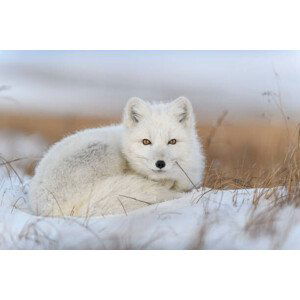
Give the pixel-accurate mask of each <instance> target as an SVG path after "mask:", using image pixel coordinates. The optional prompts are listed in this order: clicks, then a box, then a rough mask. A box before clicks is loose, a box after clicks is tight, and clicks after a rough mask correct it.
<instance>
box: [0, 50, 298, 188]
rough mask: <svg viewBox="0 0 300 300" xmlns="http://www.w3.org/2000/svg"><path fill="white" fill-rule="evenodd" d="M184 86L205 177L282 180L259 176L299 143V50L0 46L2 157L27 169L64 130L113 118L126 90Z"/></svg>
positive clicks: (242, 182) (219, 183)
mask: <svg viewBox="0 0 300 300" xmlns="http://www.w3.org/2000/svg"><path fill="white" fill-rule="evenodd" d="M181 95H184V96H186V97H188V98H189V99H190V100H191V102H192V103H193V105H194V107H195V111H196V115H197V120H198V129H199V135H200V136H201V138H202V140H203V143H204V147H205V151H206V154H207V157H208V163H207V178H206V185H208V186H214V187H225V188H226V187H232V186H234V187H239V186H256V185H259V186H262V185H272V184H278V182H277V181H282V180H283V179H282V178H283V177H282V178H281V176H279V175H278V176H277V175H276V176H273V177H274V178H273V179H272V180H273V181H272V180H271V181H270V180H269V181H268V182H266V181H264V178H266V173H270V172H275V171H276V172H278V174H284V172H285V169H286V168H287V166H286V155H287V153H289V149H290V147H291V145H293V146H297V145H298V144H299V139H298V137H299V134H298V132H299V131H298V122H299V119H300V99H299V96H300V51H0V157H1V161H2V163H1V162H0V164H2V167H5V168H6V169H7V172H8V171H9V169H11V168H14V169H17V170H18V171H20V172H25V173H28V174H33V171H34V166H35V164H36V162H37V161H38V160H39V159H40V157H41V156H42V154H43V152H44V151H45V150H46V149H47V148H48V147H49V145H51V144H52V143H54V142H55V141H57V140H59V139H61V138H62V137H63V136H66V135H68V134H70V133H72V132H74V131H76V130H79V129H83V128H88V127H94V126H102V125H107V124H109V123H112V122H118V121H120V118H121V113H122V109H123V107H124V105H125V103H126V101H127V100H128V98H130V97H132V96H138V97H140V98H143V99H145V100H150V101H151V100H155V101H169V100H172V99H175V98H177V97H179V96H181ZM276 174H277V173H276ZM275 179H276V180H275ZM275 181H276V182H275Z"/></svg>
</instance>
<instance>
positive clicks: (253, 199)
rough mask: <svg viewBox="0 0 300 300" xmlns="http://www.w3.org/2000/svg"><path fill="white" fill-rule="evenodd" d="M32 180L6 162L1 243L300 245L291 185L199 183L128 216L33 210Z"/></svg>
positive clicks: (1, 181)
mask: <svg viewBox="0 0 300 300" xmlns="http://www.w3.org/2000/svg"><path fill="white" fill-rule="evenodd" d="M16 172H18V171H17V170H16ZM8 174H9V175H8ZM28 180H29V179H28V178H26V177H25V176H23V175H22V174H19V176H17V175H16V174H15V173H13V172H12V171H11V170H8V169H5V168H1V173H0V248H1V249H300V223H299V222H300V210H299V209H298V205H297V202H296V201H294V199H291V197H290V196H289V193H288V192H287V190H286V189H285V188H271V189H244V190H212V189H200V190H199V191H193V192H191V193H189V194H187V195H186V196H185V197H183V198H181V199H177V200H173V201H168V202H164V203H161V204H158V205H152V206H147V207H145V208H142V209H139V210H136V211H134V212H132V213H126V212H124V214H122V215H115V216H105V217H94V218H73V217H64V218H44V217H36V216H33V215H31V214H30V211H29V209H28V201H27V188H28ZM295 193H296V192H295ZM122 201H126V198H124V199H122Z"/></svg>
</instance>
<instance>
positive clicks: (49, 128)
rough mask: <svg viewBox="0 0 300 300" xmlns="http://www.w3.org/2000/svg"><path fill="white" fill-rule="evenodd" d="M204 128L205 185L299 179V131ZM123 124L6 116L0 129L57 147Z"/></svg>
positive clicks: (276, 127) (219, 124)
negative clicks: (83, 133)
mask: <svg viewBox="0 0 300 300" xmlns="http://www.w3.org/2000/svg"><path fill="white" fill-rule="evenodd" d="M224 118H225V115H224V116H222V117H221V118H220V119H219V120H218V122H217V124H215V125H212V124H200V125H199V127H198V129H199V134H200V136H201V138H202V141H203V144H204V148H205V152H206V155H207V170H206V177H205V186H208V187H213V188H246V187H269V186H276V185H287V184H291V183H292V182H293V181H295V180H298V178H299V177H298V173H299V170H300V168H299V161H300V160H299V158H300V157H299V128H298V126H296V125H293V124H287V123H286V122H283V123H282V124H279V123H278V124H277V125H266V124H259V123H254V122H252V123H251V122H248V123H239V124H229V123H227V122H225V121H224ZM113 122H118V119H117V118H116V119H103V118H102V119H100V118H96V117H78V116H45V115H25V114H15V115H13V114H4V113H2V114H0V129H10V130H14V131H21V132H25V133H27V134H32V133H38V134H40V135H41V136H43V137H44V138H45V139H46V140H47V141H48V142H49V143H53V142H55V141H57V140H59V139H61V138H62V137H63V136H66V135H68V134H70V133H72V132H74V131H77V130H80V129H84V128H90V127H96V126H103V125H107V124H111V123H113Z"/></svg>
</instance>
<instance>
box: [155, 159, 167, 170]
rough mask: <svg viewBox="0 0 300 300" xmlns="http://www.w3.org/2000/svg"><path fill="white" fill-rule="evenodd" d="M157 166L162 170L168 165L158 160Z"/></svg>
mask: <svg viewBox="0 0 300 300" xmlns="http://www.w3.org/2000/svg"><path fill="white" fill-rule="evenodd" d="M155 165H156V167H157V168H160V169H162V168H164V167H165V166H166V163H165V162H164V161H163V160H158V161H157V162H156V164H155Z"/></svg>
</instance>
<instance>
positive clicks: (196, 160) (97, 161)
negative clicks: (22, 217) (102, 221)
mask: <svg viewBox="0 0 300 300" xmlns="http://www.w3.org/2000/svg"><path fill="white" fill-rule="evenodd" d="M145 140H147V142H145ZM174 141H175V142H174ZM149 142H150V144H149ZM158 162H163V164H158ZM204 166H205V159H204V155H203V152H202V146H201V143H200V140H199V138H198V136H197V133H196V128H195V117H194V113H193V108H192V105H191V103H190V101H189V100H188V99H186V98H185V97H180V98H178V99H176V100H174V101H173V102H169V103H149V102H146V101H143V100H141V99H139V98H131V99H130V100H129V101H128V103H127V105H126V107H125V109H124V113H123V122H122V123H121V124H117V125H112V126H108V127H103V128H93V129H87V130H83V131H80V132H77V133H75V134H73V135H71V136H68V137H66V138H64V139H62V140H61V141H59V142H58V143H56V144H54V145H53V146H52V147H51V148H50V149H49V150H48V152H47V153H46V154H45V155H44V157H43V158H42V160H41V161H40V163H39V164H38V166H37V168H36V171H35V175H34V177H33V178H32V180H31V182H30V189H29V200H30V204H31V209H32V212H33V213H35V214H37V215H43V216H80V217H90V216H104V215H110V214H122V213H127V212H130V211H132V210H134V209H137V208H141V207H143V206H147V205H150V204H154V203H160V202H162V201H166V200H170V199H175V198H178V197H180V196H181V195H182V193H184V192H187V191H189V190H191V189H192V188H194V187H195V186H199V185H200V184H201V182H202V179H203V172H204Z"/></svg>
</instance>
